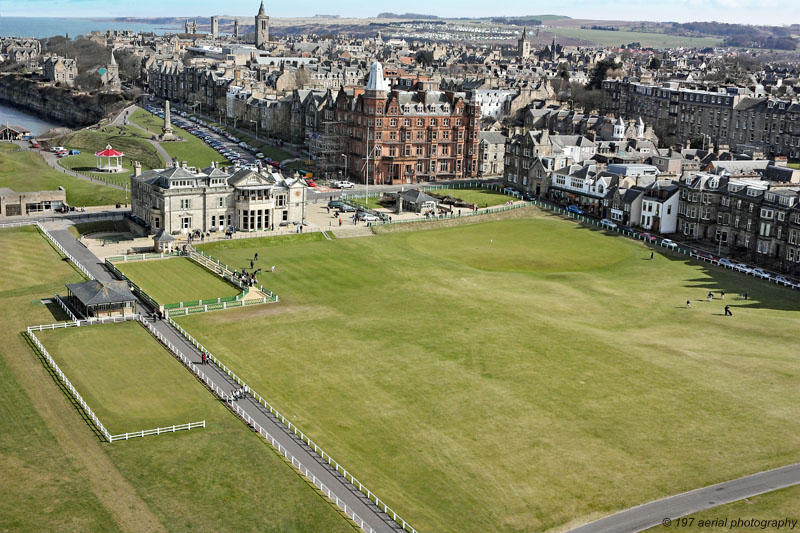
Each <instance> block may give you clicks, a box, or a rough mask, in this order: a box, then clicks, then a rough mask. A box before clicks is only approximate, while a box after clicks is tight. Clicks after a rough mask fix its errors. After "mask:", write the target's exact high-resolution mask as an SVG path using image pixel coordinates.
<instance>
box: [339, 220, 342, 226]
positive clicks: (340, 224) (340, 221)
mask: <svg viewBox="0 0 800 533" xmlns="http://www.w3.org/2000/svg"><path fill="white" fill-rule="evenodd" d="M339 227H340V228H341V227H342V219H341V218H340V219H339Z"/></svg>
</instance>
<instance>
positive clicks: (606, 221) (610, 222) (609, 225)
mask: <svg viewBox="0 0 800 533" xmlns="http://www.w3.org/2000/svg"><path fill="white" fill-rule="evenodd" d="M600 225H601V226H605V227H607V228H609V229H614V228H616V227H617V223H616V222H614V221H613V220H609V219H607V218H604V219H603V220H601V221H600Z"/></svg>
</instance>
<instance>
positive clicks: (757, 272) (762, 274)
mask: <svg viewBox="0 0 800 533" xmlns="http://www.w3.org/2000/svg"><path fill="white" fill-rule="evenodd" d="M750 273H751V274H752V275H754V276H755V277H757V278H761V279H771V278H772V274H770V273H769V272H767V271H766V270H764V269H763V268H754V269H752V270H750Z"/></svg>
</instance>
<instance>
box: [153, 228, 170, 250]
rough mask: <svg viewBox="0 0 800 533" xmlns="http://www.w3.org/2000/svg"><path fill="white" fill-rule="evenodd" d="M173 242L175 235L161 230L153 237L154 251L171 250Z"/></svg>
mask: <svg viewBox="0 0 800 533" xmlns="http://www.w3.org/2000/svg"><path fill="white" fill-rule="evenodd" d="M174 242H175V237H173V236H172V235H170V234H169V233H167V232H166V231H165V230H163V229H162V230H161V231H159V232H158V233H156V236H155V237H153V247H154V248H155V251H156V252H172V247H173V245H174Z"/></svg>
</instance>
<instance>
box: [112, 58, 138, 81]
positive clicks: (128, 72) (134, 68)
mask: <svg viewBox="0 0 800 533" xmlns="http://www.w3.org/2000/svg"><path fill="white" fill-rule="evenodd" d="M114 57H115V58H116V60H117V64H118V65H119V77H120V78H121V79H123V80H125V81H127V82H129V83H130V84H139V83H141V81H142V60H141V58H139V57H138V56H136V55H134V54H133V53H132V52H131V51H130V50H119V51H117V52H116V53H115V54H114ZM109 59H110V58H109Z"/></svg>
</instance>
